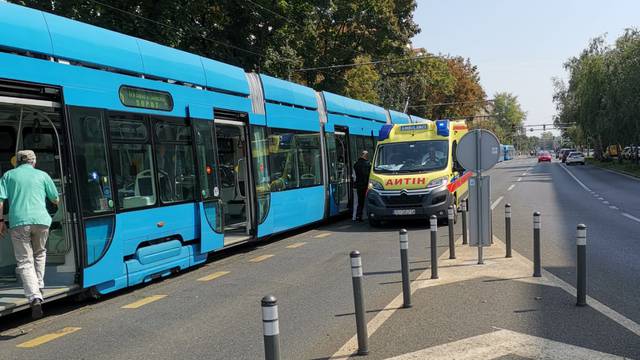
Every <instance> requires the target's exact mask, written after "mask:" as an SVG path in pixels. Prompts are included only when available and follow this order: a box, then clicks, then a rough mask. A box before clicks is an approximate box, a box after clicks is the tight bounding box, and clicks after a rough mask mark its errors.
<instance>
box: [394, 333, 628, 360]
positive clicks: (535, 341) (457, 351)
mask: <svg viewBox="0 0 640 360" xmlns="http://www.w3.org/2000/svg"><path fill="white" fill-rule="evenodd" d="M507 357H508V358H510V359H511V358H516V357H517V358H518V359H540V358H544V359H547V360H560V359H584V360H623V359H625V358H623V357H622V356H617V355H612V354H608V353H604V352H600V351H596V350H591V349H587V348H583V347H579V346H575V345H571V344H566V343H563V342H559V341H554V340H549V339H545V338H542V337H537V336H532V335H527V334H522V333H518V332H515V331H511V330H505V329H498V331H493V332H489V333H487V334H482V335H478V336H473V337H468V338H465V339H462V340H457V341H452V342H450V343H447V344H442V345H437V346H432V347H429V348H426V349H422V350H418V351H414V352H411V353H407V354H403V355H399V356H395V357H393V358H389V359H388V360H415V359H430V360H445V359H476V360H491V359H498V358H500V359H502V358H507Z"/></svg>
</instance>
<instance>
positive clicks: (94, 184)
mask: <svg viewBox="0 0 640 360" xmlns="http://www.w3.org/2000/svg"><path fill="white" fill-rule="evenodd" d="M70 118H71V130H72V136H73V141H72V143H73V146H74V149H75V151H74V153H75V158H76V165H77V168H78V176H79V181H78V187H79V190H80V199H81V202H82V211H83V213H84V215H85V216H92V215H98V214H103V213H108V212H111V211H112V210H113V200H112V191H111V189H112V187H111V177H110V175H109V167H108V165H107V164H108V162H107V146H106V141H105V132H104V119H103V117H102V111H100V110H94V109H81V108H71V109H70Z"/></svg>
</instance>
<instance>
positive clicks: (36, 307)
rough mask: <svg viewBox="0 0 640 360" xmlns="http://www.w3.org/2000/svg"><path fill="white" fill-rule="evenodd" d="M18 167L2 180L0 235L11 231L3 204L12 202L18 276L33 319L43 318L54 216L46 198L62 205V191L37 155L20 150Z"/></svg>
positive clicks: (0, 181)
mask: <svg viewBox="0 0 640 360" xmlns="http://www.w3.org/2000/svg"><path fill="white" fill-rule="evenodd" d="M16 157H17V167H16V168H15V169H13V170H9V171H7V172H6V173H5V174H4V176H3V177H2V178H1V179H0V235H2V234H3V233H4V232H5V231H6V230H7V224H6V222H5V220H6V219H4V216H3V215H2V210H3V202H4V200H8V203H9V224H8V225H9V234H10V235H11V241H12V243H13V252H14V255H15V257H16V273H17V274H18V276H20V278H21V280H22V284H23V286H24V294H25V296H26V297H27V299H28V300H29V304H30V305H31V316H32V317H33V318H34V319H38V318H41V317H42V299H43V298H42V289H43V288H44V270H45V264H46V261H47V249H46V247H45V246H46V243H47V237H48V236H49V227H50V226H51V216H50V215H49V213H48V212H47V205H46V199H49V201H51V202H52V203H54V204H56V205H57V204H58V190H57V189H56V186H55V184H54V183H53V180H52V179H51V177H50V176H49V175H48V174H47V173H45V172H44V171H41V170H37V169H36V168H35V166H36V154H35V153H34V152H33V151H31V150H22V151H18V154H17V155H16Z"/></svg>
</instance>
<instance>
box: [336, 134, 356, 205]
mask: <svg viewBox="0 0 640 360" xmlns="http://www.w3.org/2000/svg"><path fill="white" fill-rule="evenodd" d="M335 139H336V156H337V158H336V167H337V169H336V170H337V179H336V200H337V203H338V211H339V212H343V211H347V210H349V209H350V207H351V204H352V201H353V199H352V198H353V195H352V191H351V186H352V184H351V173H352V168H351V167H352V165H351V158H350V156H349V154H350V153H349V130H348V129H347V128H340V127H336V131H335Z"/></svg>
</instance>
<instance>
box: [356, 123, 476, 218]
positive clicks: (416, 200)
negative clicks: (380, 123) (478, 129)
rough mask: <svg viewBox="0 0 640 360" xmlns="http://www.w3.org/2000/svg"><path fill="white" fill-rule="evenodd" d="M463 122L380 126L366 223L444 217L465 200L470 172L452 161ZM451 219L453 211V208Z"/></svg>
mask: <svg viewBox="0 0 640 360" xmlns="http://www.w3.org/2000/svg"><path fill="white" fill-rule="evenodd" d="M467 131H468V129H467V125H466V123H465V122H464V121H448V120H436V121H426V122H421V123H411V124H395V125H385V126H384V127H383V128H382V129H381V130H380V134H379V136H378V144H377V146H376V151H375V155H374V158H373V161H372V166H371V174H370V177H369V189H368V191H367V202H366V206H367V215H368V218H369V223H370V224H371V225H372V226H376V225H378V224H379V223H380V222H381V221H384V220H398V219H427V218H429V217H430V216H431V215H436V216H437V217H438V219H439V220H440V219H447V209H448V207H449V205H453V206H454V210H457V207H458V205H459V203H460V200H461V199H463V198H465V197H466V195H467V190H468V180H469V178H470V177H471V172H470V171H465V170H464V168H462V166H460V164H459V163H458V162H457V160H456V155H455V154H456V147H457V144H458V142H459V141H460V139H461V138H462V136H463V135H464V134H466V133H467ZM454 214H456V215H455V216H456V218H457V211H454Z"/></svg>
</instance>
